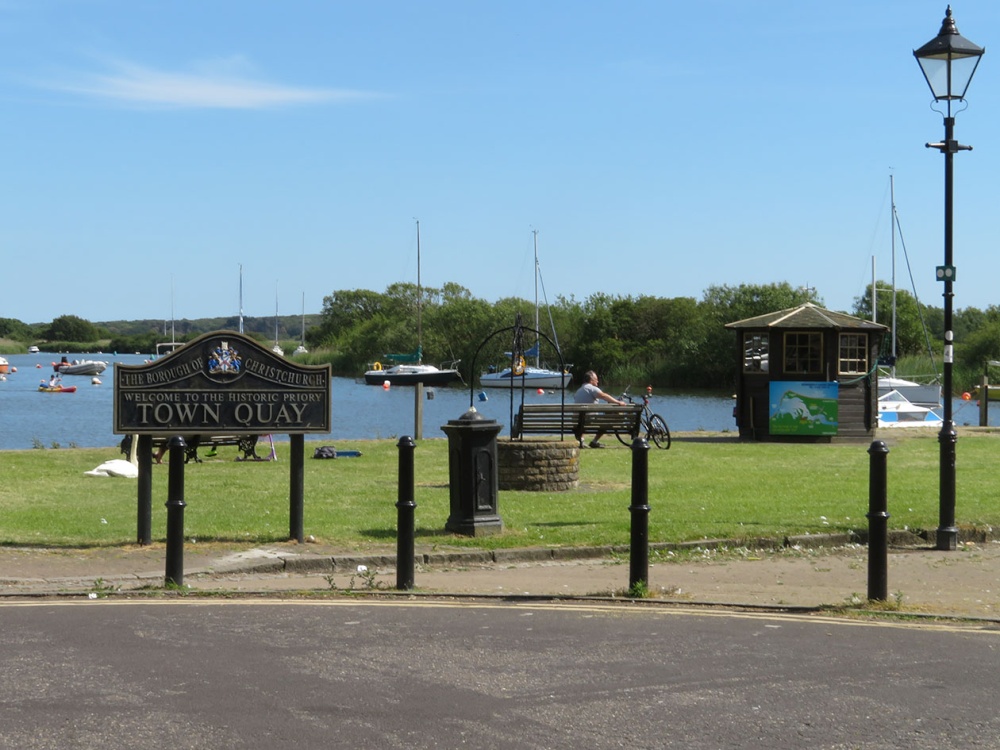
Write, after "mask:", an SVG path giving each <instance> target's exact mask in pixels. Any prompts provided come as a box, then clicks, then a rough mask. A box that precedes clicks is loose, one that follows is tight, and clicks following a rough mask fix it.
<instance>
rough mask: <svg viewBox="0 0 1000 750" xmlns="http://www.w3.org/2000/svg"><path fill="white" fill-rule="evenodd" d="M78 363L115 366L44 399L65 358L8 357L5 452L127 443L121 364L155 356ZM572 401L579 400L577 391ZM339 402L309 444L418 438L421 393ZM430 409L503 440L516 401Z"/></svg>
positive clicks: (456, 395) (672, 416)
mask: <svg viewBox="0 0 1000 750" xmlns="http://www.w3.org/2000/svg"><path fill="white" fill-rule="evenodd" d="M70 358H71V359H73V358H80V359H99V360H103V361H106V362H108V363H109V364H108V369H107V370H105V371H104V374H103V375H101V376H100V380H101V381H102V382H101V384H100V385H92V384H91V378H90V377H89V376H65V377H63V384H64V385H76V386H77V390H76V393H40V392H39V391H38V384H39V381H41V380H42V379H45V380H48V378H49V376H50V375H51V374H52V363H53V362H55V361H58V360H59V355H55V354H52V353H47V352H42V353H41V354H20V355H10V356H7V357H6V359H7V361H8V362H10V365H11V367H12V368H17V372H15V373H11V374H9V375H7V379H6V380H5V381H3V382H0V450H21V449H27V448H33V447H46V448H51V447H54V446H56V445H58V446H61V447H63V448H66V447H70V446H78V447H81V448H100V447H104V446H114V445H117V443H118V442H119V441H120V440H121V436H116V435H114V434H113V433H112V431H111V430H112V427H113V409H114V406H113V397H114V386H113V384H114V373H113V368H114V363H116V362H119V363H122V364H142V363H143V362H145V361H146V360H147V355H140V354H125V355H112V354H94V355H75V356H73V357H70ZM481 393H485V395H486V400H485V401H483V400H481V399H480V394H481ZM567 396H569V397H570V398H571V396H572V394H571V392H569V393H568V394H567ZM525 400H526V401H533V402H550V403H558V402H559V393H558V391H553V392H546V393H544V394H538V393H536V392H535V391H530V392H529V393H527V394H525ZM331 403H332V406H333V415H332V422H331V424H332V427H333V429H332V430H331V432H329V433H327V434H325V435H306V440H307V441H322V442H323V443H325V444H336V441H337V440H367V439H398V438H399V437H401V436H403V435H414V434H415V432H416V430H415V426H416V425H415V412H416V408H415V406H416V405H415V392H414V389H413V388H405V387H393V388H390V389H389V390H384V389H382V388H381V387H377V386H370V385H365V384H364V383H359V382H356V381H355V380H352V379H350V378H333V382H332V385H331ZM422 403H423V412H424V414H423V436H424V437H425V438H432V437H441V438H443V437H444V436H445V435H444V432H442V431H441V425H443V424H447V423H448V421H449V420H452V419H458V418H459V417H460V416H461V415H462V414H464V413H465V412H466V411H467V410H468V409H469V406H470V403H471V404H472V405H473V406H475V408H476V411H478V412H480V413H481V414H482V415H483V416H484V417H487V418H488V419H495V420H496V421H498V422H500V423H501V424H503V425H505V427H504V430H503V432H501V434H502V435H506V434H508V429H507V427H506V425H509V424H510V397H509V392H508V391H506V390H502V389H490V390H488V391H480V390H479V389H478V388H477V389H474V390H473V389H470V388H468V387H449V388H434V389H429V388H428V389H425V391H424V398H423V401H422ZM517 403H520V401H518V402H517ZM651 406H652V407H653V410H654V411H656V412H658V413H660V414H662V415H663V417H664V418H665V419H666V420H667V424H669V425H670V429H671V431H672V432H688V431H695V430H709V431H723V430H734V429H735V422H734V421H733V401H732V399H731V398H729V397H728V396H725V395H718V394H714V395H713V394H709V395H706V394H675V393H666V394H654V395H653V398H652V402H651ZM515 408H516V406H515ZM280 439H284V438H283V437H282V438H280Z"/></svg>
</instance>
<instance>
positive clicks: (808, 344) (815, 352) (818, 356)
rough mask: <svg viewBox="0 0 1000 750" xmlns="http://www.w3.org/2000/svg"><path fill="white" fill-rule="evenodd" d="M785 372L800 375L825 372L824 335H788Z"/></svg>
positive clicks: (786, 339)
mask: <svg viewBox="0 0 1000 750" xmlns="http://www.w3.org/2000/svg"><path fill="white" fill-rule="evenodd" d="M784 370H785V372H786V373H790V374H798V375H818V374H819V373H821V372H823V334H822V333H786V334H785V368H784Z"/></svg>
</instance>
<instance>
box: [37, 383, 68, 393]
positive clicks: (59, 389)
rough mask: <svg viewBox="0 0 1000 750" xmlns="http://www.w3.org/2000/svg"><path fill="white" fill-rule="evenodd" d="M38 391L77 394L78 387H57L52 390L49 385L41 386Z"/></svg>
mask: <svg viewBox="0 0 1000 750" xmlns="http://www.w3.org/2000/svg"><path fill="white" fill-rule="evenodd" d="M38 390H39V391H40V392H41V393H76V386H75V385H57V386H56V387H55V388H52V387H50V386H47V385H40V386H38Z"/></svg>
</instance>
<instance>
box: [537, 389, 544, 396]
mask: <svg viewBox="0 0 1000 750" xmlns="http://www.w3.org/2000/svg"><path fill="white" fill-rule="evenodd" d="M543 393H545V389H544V388H539V389H538V395H539V396H541V395H542V394H543Z"/></svg>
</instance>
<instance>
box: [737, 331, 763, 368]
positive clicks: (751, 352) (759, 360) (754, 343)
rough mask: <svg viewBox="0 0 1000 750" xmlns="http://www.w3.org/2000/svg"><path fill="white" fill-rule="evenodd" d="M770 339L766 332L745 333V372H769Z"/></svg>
mask: <svg viewBox="0 0 1000 750" xmlns="http://www.w3.org/2000/svg"><path fill="white" fill-rule="evenodd" d="M767 357H768V339H767V334H766V333H744V334H743V372H767V361H768V360H767Z"/></svg>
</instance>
